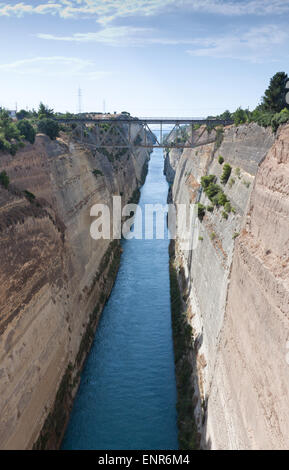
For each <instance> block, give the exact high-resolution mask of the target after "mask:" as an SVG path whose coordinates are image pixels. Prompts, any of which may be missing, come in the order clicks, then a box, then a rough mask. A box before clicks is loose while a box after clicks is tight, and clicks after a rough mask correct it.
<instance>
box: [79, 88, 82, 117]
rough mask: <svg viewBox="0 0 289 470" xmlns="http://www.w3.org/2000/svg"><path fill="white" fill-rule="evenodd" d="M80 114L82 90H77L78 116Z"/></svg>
mask: <svg viewBox="0 0 289 470" xmlns="http://www.w3.org/2000/svg"><path fill="white" fill-rule="evenodd" d="M81 113H82V90H81V88H80V87H79V88H78V114H81Z"/></svg>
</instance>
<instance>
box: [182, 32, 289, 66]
mask: <svg viewBox="0 0 289 470" xmlns="http://www.w3.org/2000/svg"><path fill="white" fill-rule="evenodd" d="M288 39H289V33H288V32H287V31H282V30H281V29H280V28H278V27H277V26H275V25H267V26H263V27H259V28H251V29H250V30H248V31H246V32H238V31H235V32H234V34H227V35H223V36H213V37H207V38H196V39H194V41H193V43H194V46H195V47H194V48H192V49H190V50H188V51H187V52H188V53H189V54H190V55H192V56H198V57H214V58H228V59H239V60H245V61H250V62H255V63H256V62H259V63H260V62H275V61H278V60H279V59H280V54H282V52H281V49H282V47H283V52H284V49H285V47H286V46H287V44H288ZM283 59H284V55H283Z"/></svg>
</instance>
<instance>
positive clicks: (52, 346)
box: [0, 125, 149, 449]
mask: <svg viewBox="0 0 289 470" xmlns="http://www.w3.org/2000/svg"><path fill="white" fill-rule="evenodd" d="M137 131H138V126H137V125H134V126H132V132H135V133H137ZM94 139H95V135H94V134H93V130H89V131H88V133H87V140H89V142H90V146H88V145H84V144H80V143H78V142H77V140H75V138H72V137H68V135H67V134H63V135H62V136H61V138H59V139H57V140H56V141H51V140H50V139H49V138H48V137H47V136H44V135H38V136H37V138H36V142H35V143H34V144H33V145H30V144H27V145H26V146H25V148H24V149H22V150H20V151H19V152H17V154H16V155H15V156H14V157H12V156H11V155H4V154H1V155H0V172H1V171H2V170H5V171H6V172H7V174H8V175H9V178H10V185H9V187H8V189H5V188H4V187H2V186H0V258H1V266H0V279H1V282H0V312H1V314H0V410H1V420H0V448H1V449H30V448H32V447H33V446H34V447H35V448H57V447H58V446H59V443H60V441H61V438H62V436H63V432H64V428H65V425H66V423H67V420H68V416H69V412H70V409H71V405H72V401H73V397H74V395H75V393H76V390H77V386H78V383H79V376H80V371H81V368H82V365H83V362H84V360H85V357H86V355H87V352H88V350H89V347H90V345H91V342H92V340H93V336H94V331H95V328H96V325H97V322H98V319H99V316H100V314H101V311H102V308H103V305H104V303H105V301H106V299H107V297H108V295H109V293H110V290H111V287H112V285H113V281H114V278H115V275H116V272H117V268H118V263H119V257H120V245H119V242H118V241H114V242H112V241H110V240H93V239H92V238H91V237H90V232H89V230H90V224H91V222H92V220H93V219H92V218H91V217H90V209H91V206H92V205H93V204H95V203H106V204H108V205H109V206H110V207H111V204H112V196H113V195H121V196H122V200H123V203H126V202H127V201H128V200H130V199H131V198H132V197H133V196H134V195H135V192H136V190H137V189H138V188H139V187H140V185H141V184H142V182H143V178H144V176H145V170H146V167H147V162H148V159H149V152H148V151H147V150H141V149H139V150H137V151H136V152H135V153H134V154H132V153H130V152H124V151H122V152H121V153H119V154H114V155H110V154H109V153H107V152H106V151H103V152H97V151H95V150H93V146H92V145H91V144H92V143H93V141H94ZM94 170H97V172H96V174H93V171H94Z"/></svg>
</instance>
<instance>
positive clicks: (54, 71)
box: [0, 56, 107, 80]
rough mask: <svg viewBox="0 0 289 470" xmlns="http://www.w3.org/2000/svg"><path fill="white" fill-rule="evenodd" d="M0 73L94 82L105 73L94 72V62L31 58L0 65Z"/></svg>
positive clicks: (72, 58) (63, 58) (56, 58)
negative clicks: (75, 78) (81, 78)
mask: <svg viewBox="0 0 289 470" xmlns="http://www.w3.org/2000/svg"><path fill="white" fill-rule="evenodd" d="M0 72H1V73H5V72H9V73H10V74H11V73H13V74H15V73H17V74H20V75H34V76H35V75H41V76H45V77H55V76H67V75H68V76H70V77H72V76H73V77H86V78H87V79H90V80H96V79H98V78H102V77H103V76H105V75H107V72H104V71H101V70H96V69H95V64H94V62H91V61H88V60H83V59H79V58H77V57H62V56H53V57H33V58H31V59H23V60H17V61H15V62H10V63H7V64H1V65H0Z"/></svg>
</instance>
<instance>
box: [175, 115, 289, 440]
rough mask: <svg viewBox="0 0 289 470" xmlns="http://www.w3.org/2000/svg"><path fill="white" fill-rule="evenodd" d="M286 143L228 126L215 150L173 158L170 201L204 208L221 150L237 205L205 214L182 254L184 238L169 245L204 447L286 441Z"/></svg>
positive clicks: (284, 134) (228, 189)
mask: <svg viewBox="0 0 289 470" xmlns="http://www.w3.org/2000/svg"><path fill="white" fill-rule="evenodd" d="M288 142H289V139H288V127H285V128H284V129H283V130H282V131H281V132H280V135H279V136H278V138H277V140H276V142H275V143H274V136H273V135H272V133H271V131H270V130H268V129H267V130H265V129H263V128H260V127H259V126H257V125H256V124H250V125H244V126H239V127H237V128H235V127H229V128H226V129H225V130H224V136H223V141H222V144H221V146H220V147H219V148H218V149H216V146H214V144H212V143H208V144H205V145H203V146H201V147H199V148H195V149H192V150H184V151H183V153H182V155H181V157H180V159H179V162H178V163H177V164H176V162H174V165H175V168H176V169H175V179H174V183H173V187H172V199H173V201H174V203H186V204H189V203H194V202H196V201H200V202H201V203H202V204H204V205H205V206H207V205H209V204H210V201H209V200H208V198H207V197H206V195H205V194H204V193H201V191H200V178H201V176H203V175H205V174H214V175H216V176H217V177H218V184H220V180H219V177H220V175H221V173H222V169H223V166H222V165H220V164H219V163H218V156H219V155H222V156H223V157H224V160H225V162H229V163H230V164H231V166H232V174H231V178H233V181H231V182H230V180H229V182H228V183H227V184H226V185H225V186H223V189H224V192H225V194H226V195H227V197H228V198H229V199H230V202H231V205H232V206H233V207H234V209H235V210H234V212H233V213H232V212H231V213H230V214H229V217H228V219H225V218H223V217H222V210H220V209H216V208H215V209H214V210H213V212H208V211H207V212H206V215H205V217H204V219H203V221H202V223H201V224H199V233H198V236H199V237H200V241H199V242H198V243H197V247H196V248H195V249H193V250H191V251H190V250H189V251H186V250H185V249H184V248H183V245H182V243H181V236H179V238H178V239H177V240H176V246H175V248H176V254H175V264H176V267H177V268H178V269H179V274H180V276H179V277H180V282H181V285H182V288H183V293H184V300H185V309H186V312H187V319H188V322H189V323H190V325H191V326H192V331H193V335H194V364H193V366H194V374H193V380H194V389H195V397H194V400H193V402H194V405H195V416H196V424H197V429H198V432H199V433H200V435H201V436H202V438H201V445H202V447H208V448H256V447H259V448H260V447H261V448H278V447H283V446H285V444H287V447H288V438H287V436H286V432H287V434H288V427H289V426H288V424H289V423H288V422H287V420H286V418H285V416H284V414H285V406H286V403H287V401H288V397H287V389H288V378H289V375H288V366H287V364H286V361H285V356H286V340H287V339H288V338H287V333H286V329H285V325H286V321H287V319H288V316H287V317H286V315H288V311H287V307H288V299H287V297H288V290H287V289H288V272H287V259H288V253H287V250H288V249H287V245H288V243H287V239H288V200H289V193H288V182H287V179H286V178H287V173H288V161H287V157H288ZM273 143H274V145H273ZM272 145H273V147H272ZM270 149H271V150H270ZM269 150H270V151H269ZM268 151H269V153H268ZM267 154H268V155H267ZM266 155H267V156H266ZM258 165H261V166H260V168H259V169H258ZM286 165H287V166H286ZM257 171H258V176H257V178H256V182H255V183H254V181H255V175H256V173H257ZM249 201H250V202H249ZM248 204H249V205H248ZM246 214H248V216H246ZM286 229H287V230H286ZM180 232H182V227H181V231H180ZM239 233H240V235H239ZM232 261H233V263H232ZM231 272H232V274H231ZM274 383H275V385H273V384H274Z"/></svg>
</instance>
